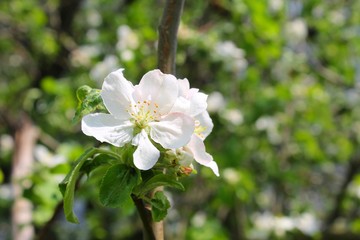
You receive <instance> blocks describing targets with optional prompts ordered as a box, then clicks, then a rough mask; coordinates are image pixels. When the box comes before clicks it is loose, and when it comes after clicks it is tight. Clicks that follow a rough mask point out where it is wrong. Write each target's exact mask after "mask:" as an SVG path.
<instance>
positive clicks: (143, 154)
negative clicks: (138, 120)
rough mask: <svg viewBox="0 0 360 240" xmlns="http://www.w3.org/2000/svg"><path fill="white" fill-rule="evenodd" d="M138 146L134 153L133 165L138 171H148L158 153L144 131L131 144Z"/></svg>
mask: <svg viewBox="0 0 360 240" xmlns="http://www.w3.org/2000/svg"><path fill="white" fill-rule="evenodd" d="M132 144H133V145H135V146H138V147H137V148H136V150H135V152H134V155H133V156H134V164H135V166H136V167H137V168H138V169H140V170H149V169H150V168H152V167H153V166H154V165H155V164H156V162H157V161H158V159H159V157H160V151H159V150H158V149H157V148H156V147H155V146H154V145H153V144H152V143H151V141H150V140H149V137H148V135H147V134H146V132H145V130H141V132H140V133H139V134H137V135H136V136H135V137H134V139H133V142H132Z"/></svg>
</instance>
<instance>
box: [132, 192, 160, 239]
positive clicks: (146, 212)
mask: <svg viewBox="0 0 360 240" xmlns="http://www.w3.org/2000/svg"><path fill="white" fill-rule="evenodd" d="M131 198H132V200H133V201H134V203H135V206H136V209H137V210H138V212H139V215H140V218H141V221H142V223H143V226H144V231H143V233H144V237H143V238H144V240H156V238H155V234H154V231H153V228H152V224H151V222H152V220H151V212H150V209H148V208H146V207H145V204H144V202H143V200H142V199H140V198H137V197H136V196H135V195H131Z"/></svg>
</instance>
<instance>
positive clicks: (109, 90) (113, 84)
mask: <svg viewBox="0 0 360 240" xmlns="http://www.w3.org/2000/svg"><path fill="white" fill-rule="evenodd" d="M123 70H124V69H119V70H117V71H114V72H111V73H110V74H109V75H108V76H107V77H106V78H105V81H104V83H103V85H102V90H101V97H102V99H103V101H104V104H105V106H106V108H107V110H108V111H109V112H110V113H111V114H113V115H114V116H116V117H117V118H121V119H129V118H130V115H129V113H128V112H127V111H126V110H127V109H129V106H130V104H132V103H133V98H132V93H133V92H134V86H133V85H132V83H131V82H129V81H128V80H126V79H125V78H124V75H123V73H122V71H123Z"/></svg>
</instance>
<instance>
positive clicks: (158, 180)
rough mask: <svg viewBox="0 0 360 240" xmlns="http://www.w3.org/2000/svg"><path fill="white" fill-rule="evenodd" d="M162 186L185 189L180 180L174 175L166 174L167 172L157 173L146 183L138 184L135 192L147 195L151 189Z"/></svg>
mask: <svg viewBox="0 0 360 240" xmlns="http://www.w3.org/2000/svg"><path fill="white" fill-rule="evenodd" d="M160 186H165V187H173V188H177V189H179V190H182V191H184V190H185V188H184V186H183V185H182V184H181V183H180V182H179V181H178V180H176V179H175V177H174V176H171V175H166V174H157V175H155V176H154V177H152V178H150V179H149V180H148V181H146V182H145V183H143V184H141V185H139V186H137V187H136V188H135V189H134V193H135V194H136V195H145V194H147V193H148V192H149V191H151V190H153V189H155V188H157V187H160Z"/></svg>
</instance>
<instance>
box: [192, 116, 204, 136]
mask: <svg viewBox="0 0 360 240" xmlns="http://www.w3.org/2000/svg"><path fill="white" fill-rule="evenodd" d="M205 130H206V127H204V126H201V124H200V121H199V120H195V131H194V132H195V134H196V135H198V136H199V137H201V138H204V135H203V132H204V131H205Z"/></svg>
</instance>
